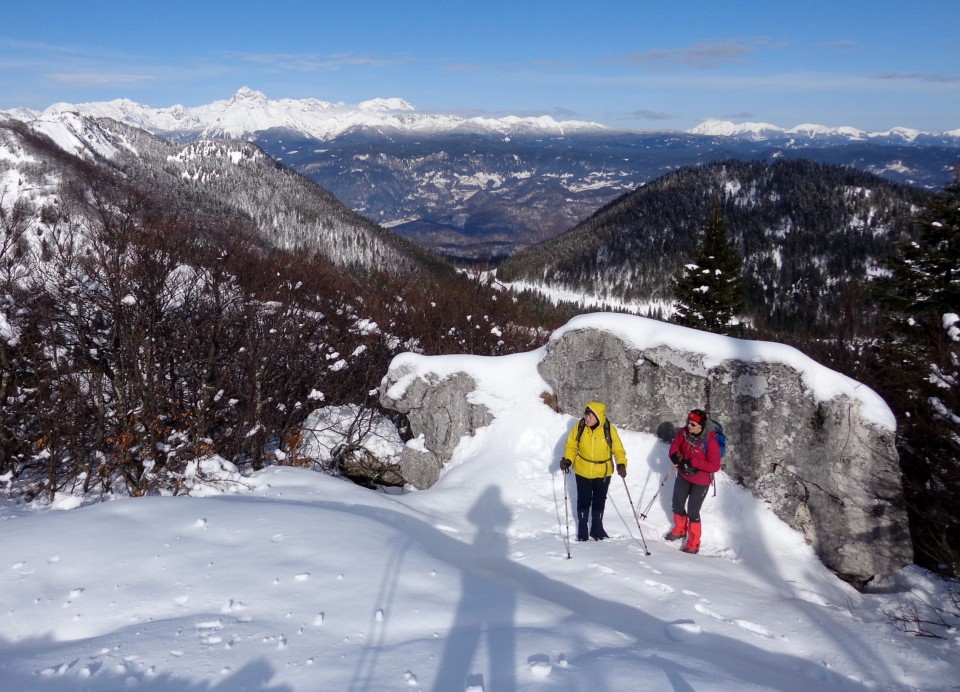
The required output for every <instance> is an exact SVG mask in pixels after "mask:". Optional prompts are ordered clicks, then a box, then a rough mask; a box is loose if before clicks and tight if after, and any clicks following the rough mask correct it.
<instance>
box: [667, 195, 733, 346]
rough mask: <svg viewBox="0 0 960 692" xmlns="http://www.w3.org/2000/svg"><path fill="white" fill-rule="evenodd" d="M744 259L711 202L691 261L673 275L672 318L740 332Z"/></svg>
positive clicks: (727, 332)
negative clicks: (711, 208)
mask: <svg viewBox="0 0 960 692" xmlns="http://www.w3.org/2000/svg"><path fill="white" fill-rule="evenodd" d="M742 269H743V259H742V258H741V257H740V255H739V253H738V252H737V250H736V248H735V247H734V246H733V244H732V243H731V242H730V239H729V237H728V236H727V226H726V223H725V222H724V220H723V216H722V215H721V213H720V208H719V207H718V206H714V208H713V212H712V214H711V217H710V221H709V222H708V223H707V225H706V227H705V229H704V233H703V238H702V240H701V242H700V245H699V246H698V247H697V249H696V250H695V252H694V255H693V261H692V262H691V263H689V264H684V265H682V266H681V267H680V268H679V269H678V270H677V273H676V275H675V276H674V279H673V286H674V297H675V299H676V302H675V305H674V310H675V312H674V315H673V317H672V321H673V322H675V323H677V324H681V325H683V326H686V327H694V328H696V329H702V330H704V331H708V332H713V333H716V334H725V335H727V336H742V335H743V331H744V325H743V322H742V318H743V314H744V311H745V306H744V298H743V282H742V279H741V271H742Z"/></svg>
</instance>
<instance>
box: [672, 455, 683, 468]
mask: <svg viewBox="0 0 960 692" xmlns="http://www.w3.org/2000/svg"><path fill="white" fill-rule="evenodd" d="M670 461H672V462H673V465H674V466H679V465H680V464H681V463H682V462H683V455H682V454H681V453H680V452H674V453H673V456H672V457H670Z"/></svg>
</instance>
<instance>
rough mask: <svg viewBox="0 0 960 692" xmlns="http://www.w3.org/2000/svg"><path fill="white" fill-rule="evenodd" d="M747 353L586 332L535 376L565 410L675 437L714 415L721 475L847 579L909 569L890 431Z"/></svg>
mask: <svg viewBox="0 0 960 692" xmlns="http://www.w3.org/2000/svg"><path fill="white" fill-rule="evenodd" d="M743 343H744V344H745V345H747V344H749V343H750V342H743ZM749 357H750V356H749V353H744V356H743V359H742V360H726V361H723V362H721V363H720V364H719V365H716V364H715V365H712V366H709V367H708V366H707V365H705V364H704V356H703V355H702V354H699V353H689V352H683V351H677V350H673V349H671V348H669V347H665V346H658V347H655V348H649V349H644V350H642V351H641V350H637V349H635V348H633V347H631V346H629V345H628V344H626V343H624V342H623V341H622V340H621V339H620V338H618V337H617V336H615V335H614V334H611V333H608V332H605V331H601V330H594V329H584V330H574V331H568V332H565V333H564V334H563V335H562V336H561V337H560V338H559V339H557V340H556V341H554V342H552V343H551V345H550V347H549V349H548V353H547V356H546V357H545V358H544V359H543V360H542V361H541V362H540V365H539V370H540V374H541V376H542V377H543V378H544V379H545V380H546V381H547V382H548V383H549V384H550V385H551V386H552V387H553V389H554V393H555V394H556V396H557V402H558V405H559V407H560V409H561V410H562V411H564V412H566V413H569V414H571V415H577V413H578V412H579V411H580V409H581V408H582V407H583V402H585V401H589V400H591V399H598V400H600V401H604V402H605V403H606V404H607V414H608V416H609V417H610V419H611V420H613V421H614V422H615V423H616V424H617V425H619V426H621V427H622V428H626V429H630V430H639V431H643V432H650V433H658V432H660V433H662V432H663V431H664V429H667V430H673V429H674V428H673V424H674V422H676V423H677V424H682V421H683V419H684V417H685V414H686V412H687V411H688V410H690V409H691V408H701V407H703V408H706V409H707V410H708V411H709V412H710V415H711V417H713V418H716V419H718V420H720V421H721V422H722V423H723V426H724V431H725V432H726V434H727V439H728V446H727V454H726V456H725V457H724V460H723V469H724V471H725V472H726V473H727V474H728V475H730V476H732V477H733V478H734V479H735V480H737V481H738V482H740V483H742V484H743V485H744V486H746V487H747V488H749V489H750V490H752V491H753V493H754V494H755V495H756V496H757V497H759V498H761V499H763V500H766V501H768V502H769V503H770V505H771V507H772V509H773V510H774V512H775V513H776V514H777V516H779V517H780V518H781V519H783V520H784V521H785V522H786V523H787V524H789V525H790V526H792V527H794V528H795V529H798V530H799V531H802V532H803V534H804V536H805V537H806V539H807V541H808V542H809V543H810V544H811V545H812V546H813V548H814V550H815V551H816V553H817V554H818V555H819V556H820V559H821V560H822V561H823V563H824V564H825V565H827V566H828V567H829V568H831V569H832V570H834V571H835V572H837V573H838V574H840V575H842V576H844V577H846V578H848V579H850V580H851V581H854V582H858V581H863V580H866V579H868V578H869V577H871V576H872V575H874V574H885V573H889V572H892V571H894V570H896V569H899V568H900V567H902V566H903V565H906V564H909V563H911V562H912V560H913V552H912V547H911V543H910V537H909V533H908V531H907V515H906V510H905V507H904V498H903V491H902V486H901V478H900V468H899V464H898V456H897V451H896V447H895V442H894V433H893V431H891V430H887V429H884V428H881V427H878V426H876V425H875V424H872V423H871V422H870V421H868V420H865V419H863V418H862V417H861V415H860V408H861V405H862V402H861V401H860V400H859V399H853V398H849V397H846V396H842V395H841V396H837V397H835V398H833V399H830V400H828V401H819V402H818V401H816V400H815V399H814V396H813V392H812V391H811V390H810V389H809V387H807V386H806V385H805V384H804V382H803V379H802V377H801V373H799V372H798V371H796V370H794V369H793V368H792V367H790V366H788V365H785V364H782V363H766V362H751V361H750V360H749Z"/></svg>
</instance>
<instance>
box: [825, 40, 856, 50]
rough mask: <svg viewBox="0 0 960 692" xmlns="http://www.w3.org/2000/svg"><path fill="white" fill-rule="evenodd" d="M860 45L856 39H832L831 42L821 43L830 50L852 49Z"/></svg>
mask: <svg viewBox="0 0 960 692" xmlns="http://www.w3.org/2000/svg"><path fill="white" fill-rule="evenodd" d="M858 45H859V44H858V43H857V42H856V41H831V42H830V43H824V44H821V46H822V47H823V48H826V49H828V50H850V49H852V48H856V47H858Z"/></svg>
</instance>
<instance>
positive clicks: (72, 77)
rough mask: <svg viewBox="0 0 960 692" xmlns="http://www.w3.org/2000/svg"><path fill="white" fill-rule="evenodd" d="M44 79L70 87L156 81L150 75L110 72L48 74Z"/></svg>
mask: <svg viewBox="0 0 960 692" xmlns="http://www.w3.org/2000/svg"><path fill="white" fill-rule="evenodd" d="M44 79H47V80H49V81H51V82H55V83H58V84H67V85H70V86H93V87H98V86H110V85H113V84H139V83H143V82H149V81H153V80H154V79H156V78H155V77H151V76H149V75H140V74H113V73H109V72H48V73H47V74H45V75H44Z"/></svg>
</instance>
